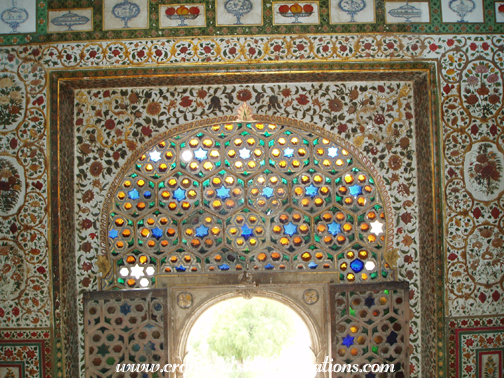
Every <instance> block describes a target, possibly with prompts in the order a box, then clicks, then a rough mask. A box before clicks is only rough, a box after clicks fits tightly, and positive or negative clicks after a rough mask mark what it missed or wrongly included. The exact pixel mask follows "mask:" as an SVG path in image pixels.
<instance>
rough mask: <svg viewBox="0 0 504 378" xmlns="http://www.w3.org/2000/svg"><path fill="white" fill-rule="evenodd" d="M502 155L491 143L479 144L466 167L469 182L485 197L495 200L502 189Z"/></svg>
mask: <svg viewBox="0 0 504 378" xmlns="http://www.w3.org/2000/svg"><path fill="white" fill-rule="evenodd" d="M502 170H503V167H502V154H501V153H500V152H499V151H497V150H496V148H495V145H494V144H492V143H480V144H478V145H477V147H476V149H475V150H473V151H472V154H471V155H470V158H469V164H468V165H467V173H468V175H469V182H470V184H471V186H472V188H473V189H474V190H476V191H477V192H479V193H481V194H482V195H484V196H485V197H492V198H495V197H496V194H498V193H499V191H500V190H501V189H502V188H501V187H502Z"/></svg>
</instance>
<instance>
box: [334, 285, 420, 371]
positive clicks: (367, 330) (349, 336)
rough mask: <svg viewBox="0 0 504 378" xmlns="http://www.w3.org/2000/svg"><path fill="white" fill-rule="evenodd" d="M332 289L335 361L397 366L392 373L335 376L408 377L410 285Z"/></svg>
mask: <svg viewBox="0 0 504 378" xmlns="http://www.w3.org/2000/svg"><path fill="white" fill-rule="evenodd" d="M330 290H331V294H330V296H331V298H330V301H331V327H332V328H331V343H332V358H333V359H334V362H333V364H359V365H361V367H362V365H364V364H393V365H394V372H393V373H390V372H388V373H377V374H373V373H346V374H345V373H333V375H332V376H333V377H334V378H340V377H352V378H353V377H363V378H364V377H365V378H374V377H382V376H383V377H396V378H404V377H408V376H409V359H408V356H409V355H410V347H409V331H410V327H409V322H408V316H409V305H408V302H409V301H408V300H409V298H408V293H409V290H408V284H407V283H406V282H390V283H381V284H378V285H358V286H357V285H331V289H330ZM380 374H381V375H380Z"/></svg>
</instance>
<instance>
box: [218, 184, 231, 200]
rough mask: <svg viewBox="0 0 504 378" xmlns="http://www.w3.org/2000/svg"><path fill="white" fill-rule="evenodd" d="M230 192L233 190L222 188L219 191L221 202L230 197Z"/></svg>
mask: <svg viewBox="0 0 504 378" xmlns="http://www.w3.org/2000/svg"><path fill="white" fill-rule="evenodd" d="M230 191H231V189H228V188H225V187H223V186H221V187H220V188H219V189H217V197H219V198H220V199H221V200H225V199H226V198H229V197H230V195H229V192H230Z"/></svg>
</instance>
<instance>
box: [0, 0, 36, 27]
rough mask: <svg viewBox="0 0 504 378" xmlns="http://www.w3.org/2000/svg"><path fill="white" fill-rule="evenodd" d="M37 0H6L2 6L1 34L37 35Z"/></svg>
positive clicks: (0, 10)
mask: <svg viewBox="0 0 504 378" xmlns="http://www.w3.org/2000/svg"><path fill="white" fill-rule="evenodd" d="M36 4H37V1H36V0H5V1H2V4H0V34H22V33H35V32H36V31H37V14H36V7H37V5H36Z"/></svg>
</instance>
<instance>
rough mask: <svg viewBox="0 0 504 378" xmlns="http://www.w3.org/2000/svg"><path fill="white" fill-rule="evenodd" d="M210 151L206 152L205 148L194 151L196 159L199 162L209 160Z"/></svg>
mask: <svg viewBox="0 0 504 378" xmlns="http://www.w3.org/2000/svg"><path fill="white" fill-rule="evenodd" d="M207 154H208V151H205V150H204V149H203V148H201V147H200V148H198V149H197V150H196V151H194V157H195V158H196V159H198V160H199V161H202V160H205V159H206V158H207Z"/></svg>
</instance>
